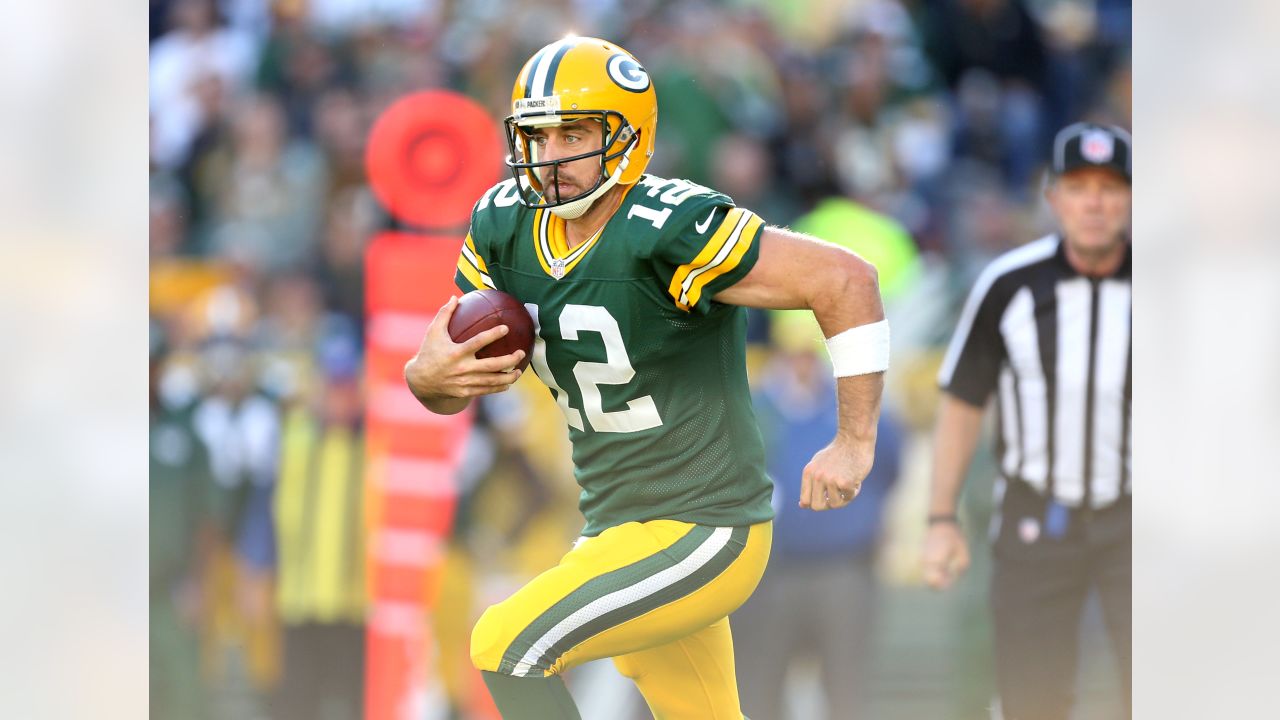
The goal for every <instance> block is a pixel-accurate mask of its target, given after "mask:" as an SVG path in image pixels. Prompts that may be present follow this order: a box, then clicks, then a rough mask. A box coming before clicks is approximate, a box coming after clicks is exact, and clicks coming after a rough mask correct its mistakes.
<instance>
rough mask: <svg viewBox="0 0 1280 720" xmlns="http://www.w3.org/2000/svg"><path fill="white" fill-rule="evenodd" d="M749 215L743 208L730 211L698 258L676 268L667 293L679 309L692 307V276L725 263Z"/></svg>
mask: <svg viewBox="0 0 1280 720" xmlns="http://www.w3.org/2000/svg"><path fill="white" fill-rule="evenodd" d="M749 214H750V213H748V212H747V211H746V210H743V209H742V208H732V209H730V210H729V212H728V213H726V214H725V218H724V221H723V222H721V223H720V226H719V227H718V228H716V231H715V232H714V233H712V234H711V239H710V240H708V241H707V244H706V245H704V246H703V247H702V251H701V252H699V253H698V255H697V257H695V258H694V259H693V260H692V261H690V262H688V263H686V264H684V265H681V266H680V267H678V268H676V271H675V273H674V274H672V276H671V284H670V285H669V286H668V287H667V292H668V293H669V294H670V295H671V299H673V300H675V301H676V306H677V307H679V308H681V309H682V310H688V309H689V308H690V307H691V305H690V303H688V302H687V301H686V297H685V296H686V293H687V288H688V287H689V284H690V283H689V278H690V276H691V275H693V274H694V273H701V271H702V269H703V268H705V267H707V266H708V265H711V264H715V263H718V262H721V261H723V259H724V257H725V256H726V255H727V254H728V253H729V252H730V251H731V250H732V242H733V241H734V240H736V239H737V235H735V233H734V231H735V230H737V229H739V228H740V227H741V226H742V224H743V223H744V221H745V218H746V216H747V215H749Z"/></svg>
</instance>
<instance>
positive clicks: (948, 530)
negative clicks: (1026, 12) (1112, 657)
mask: <svg viewBox="0 0 1280 720" xmlns="http://www.w3.org/2000/svg"><path fill="white" fill-rule="evenodd" d="M1131 146H1132V143H1131V141H1130V137H1129V134H1128V133H1126V132H1125V131H1123V130H1121V129H1119V128H1116V127H1108V126H1098V125H1092V124H1087V123H1077V124H1074V125H1070V126H1068V127H1066V128H1064V129H1063V130H1062V131H1061V132H1059V133H1058V135H1057V137H1056V138H1055V140H1054V144H1053V159H1052V174H1051V180H1050V184H1049V186H1048V188H1047V189H1046V190H1045V198H1046V199H1047V200H1048V203H1049V206H1050V207H1051V208H1052V210H1053V214H1054V217H1055V219H1056V220H1057V222H1058V226H1059V228H1060V230H1061V232H1059V233H1057V234H1054V235H1049V236H1047V237H1044V238H1041V239H1039V240H1036V241H1034V242H1031V243H1029V244H1027V245H1024V246H1022V247H1019V248H1017V249H1015V250H1012V251H1010V252H1008V253H1005V254H1004V255H1002V256H1000V257H999V258H997V259H996V260H995V261H994V262H992V263H991V265H990V266H988V267H987V268H986V269H985V270H984V271H983V273H982V274H981V276H979V278H978V281H977V283H976V284H975V285H974V287H973V290H972V292H971V293H970V295H969V298H968V301H967V302H966V303H965V307H964V311H963V313H962V315H961V317H960V323H959V326H958V327H957V328H956V333H955V336H954V337H953V338H952V340H951V345H950V347H949V348H948V350H947V354H946V357H945V359H944V360H943V364H942V369H941V371H940V373H939V378H938V379H939V383H940V385H941V387H942V390H943V394H942V401H941V405H940V407H939V410H938V426H937V433H936V438H935V448H934V471H933V489H932V495H931V498H930V504H929V520H928V522H929V530H928V534H927V536H926V540H925V550H924V573H925V580H926V582H928V583H929V584H930V585H932V586H933V587H935V588H945V587H948V586H949V585H951V583H952V582H953V581H954V580H955V578H956V577H957V576H958V575H959V574H960V573H961V572H963V570H964V569H965V568H966V567H967V566H968V564H969V551H968V548H967V545H966V542H965V538H964V534H963V533H962V532H961V530H960V528H959V526H958V525H957V522H956V503H957V500H958V496H959V493H960V488H961V485H962V483H963V481H964V476H965V473H966V471H967V469H968V466H969V462H970V460H971V459H972V457H973V451H974V447H975V446H976V444H977V441H978V436H979V431H980V428H981V424H982V417H983V413H984V411H985V407H986V405H987V401H988V398H989V397H990V396H991V394H992V391H995V394H996V397H997V402H996V403H995V404H996V411H997V415H998V425H999V433H998V439H997V443H996V459H997V461H998V464H999V467H1000V478H999V480H998V481H997V483H996V496H997V502H998V503H999V505H1000V508H999V513H998V515H997V517H996V519H995V521H994V523H993V528H992V537H993V538H994V539H993V542H994V548H993V550H994V553H993V554H994V558H995V563H994V567H995V572H994V576H993V579H992V586H991V603H992V610H993V619H994V628H995V657H996V677H997V684H998V687H999V692H1000V697H1001V705H1002V708H1003V712H1004V717H1005V720H1065V719H1066V718H1067V716H1068V715H1069V713H1070V710H1071V705H1072V701H1073V696H1074V686H1075V676H1076V656H1077V644H1078V642H1077V636H1078V629H1079V622H1080V615H1081V610H1082V608H1083V606H1084V602H1085V598H1086V596H1087V595H1088V593H1089V591H1090V590H1091V589H1093V588H1097V590H1098V592H1099V595H1100V597H1101V599H1102V607H1103V611H1104V615H1105V618H1106V626H1107V631H1108V634H1109V636H1110V639H1111V645H1112V647H1113V649H1114V650H1115V653H1116V656H1117V661H1118V662H1117V664H1118V666H1119V668H1120V670H1121V673H1122V675H1123V678H1122V684H1123V687H1124V693H1125V708H1126V710H1125V711H1126V713H1128V712H1129V709H1128V708H1129V704H1130V702H1129V698H1130V692H1131V691H1130V645H1131V643H1130V595H1131V583H1130V567H1131V548H1132V544H1131V536H1130V527H1131V504H1130V492H1131V486H1132V479H1131V476H1130V462H1129V456H1130V435H1131V432H1130V398H1131V397H1132V369H1131V368H1132V363H1131V359H1130V358H1131V351H1130V338H1131V333H1130V329H1131V313H1130V297H1131V282H1130V277H1131V266H1132V260H1131V247H1130V240H1129V221H1130V200H1131V184H1132V160H1131V157H1130V151H1131Z"/></svg>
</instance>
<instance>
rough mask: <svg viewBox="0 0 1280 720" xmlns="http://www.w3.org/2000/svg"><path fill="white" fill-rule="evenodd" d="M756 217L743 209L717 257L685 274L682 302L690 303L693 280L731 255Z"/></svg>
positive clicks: (682, 286) (681, 291)
mask: <svg viewBox="0 0 1280 720" xmlns="http://www.w3.org/2000/svg"><path fill="white" fill-rule="evenodd" d="M753 217H755V215H754V214H753V213H750V212H747V211H745V210H744V211H742V213H741V214H740V215H739V216H738V224H737V225H734V227H733V232H731V233H729V237H727V238H725V240H724V244H722V245H721V246H720V249H719V250H718V251H716V254H715V257H713V258H711V262H709V263H707V264H706V265H703V266H702V267H700V268H698V269H697V270H694V271H693V272H691V273H689V274H688V275H687V276H685V279H684V282H683V283H681V284H680V302H681V303H682V304H685V305H688V304H689V289H690V288H692V287H693V281H694V280H695V279H697V277H698V276H699V275H701V274H702V273H704V272H708V271H710V270H713V269H715V268H716V267H718V266H719V265H720V264H722V263H723V262H724V261H725V260H726V259H727V258H728V257H729V256H730V255H732V254H733V248H734V247H735V246H737V244H738V241H739V240H740V239H741V238H742V229H743V228H745V227H746V226H747V223H748V222H750V221H751V218H753Z"/></svg>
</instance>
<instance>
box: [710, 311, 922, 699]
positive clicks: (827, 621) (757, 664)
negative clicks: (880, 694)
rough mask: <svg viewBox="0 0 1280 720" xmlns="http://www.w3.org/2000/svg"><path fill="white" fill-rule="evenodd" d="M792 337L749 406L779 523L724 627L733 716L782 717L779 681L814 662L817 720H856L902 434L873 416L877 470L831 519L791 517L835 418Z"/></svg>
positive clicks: (809, 344)
mask: <svg viewBox="0 0 1280 720" xmlns="http://www.w3.org/2000/svg"><path fill="white" fill-rule="evenodd" d="M783 327H795V326H783ZM784 332H788V331H784ZM790 334H791V335H793V337H791V338H788V339H784V340H782V342H781V343H780V344H781V345H782V346H783V349H780V350H778V351H777V353H776V354H775V356H774V359H773V362H771V363H770V364H769V366H768V367H767V369H766V371H765V375H764V380H763V382H762V385H761V387H760V390H759V392H758V393H757V396H756V399H755V408H756V415H757V417H758V419H759V421H760V428H761V433H762V434H763V435H764V439H765V452H766V457H767V462H768V468H769V476H770V477H771V478H773V481H774V503H773V505H774V509H775V511H776V512H777V517H776V519H775V520H774V540H773V550H772V553H771V555H770V558H769V568H768V570H767V571H766V573H765V576H764V579H763V580H761V581H760V587H759V588H758V589H757V590H756V592H755V594H754V595H752V596H751V598H750V599H749V600H747V602H746V604H744V605H743V606H742V608H741V609H739V610H738V611H737V612H736V613H734V615H733V619H732V621H731V622H732V626H733V635H734V645H735V646H736V647H737V649H738V652H737V662H738V666H737V667H738V677H739V683H738V686H739V692H740V693H741V694H742V709H743V711H744V712H745V713H746V714H747V715H749V716H750V717H752V718H754V719H755V720H773V719H777V718H782V717H785V715H784V713H783V709H784V707H785V700H786V692H785V689H786V680H787V675H788V671H789V670H790V669H791V668H793V667H794V666H795V664H796V663H797V662H798V661H801V660H805V659H812V660H816V661H817V663H818V668H819V674H820V676H821V678H820V682H821V687H822V691H823V695H824V696H825V703H824V704H825V706H826V708H827V715H826V717H830V718H861V717H866V715H865V714H864V713H865V710H866V703H867V700H868V688H869V683H868V680H869V678H870V677H871V676H872V675H873V671H872V668H873V664H872V659H873V653H872V644H873V641H874V628H875V626H876V617H877V613H876V606H877V604H878V602H877V599H878V595H879V587H878V583H877V581H876V576H875V550H876V546H877V542H878V540H879V535H880V527H881V519H882V515H883V512H884V503H885V499H886V497H887V496H888V493H889V489H890V488H891V487H892V486H893V484H894V483H895V482H896V481H897V477H898V470H899V456H900V454H901V451H902V439H901V430H900V429H899V427H898V424H897V422H896V421H895V420H894V419H893V417H892V415H891V414H890V413H888V412H883V411H882V413H881V418H880V425H879V428H878V435H877V440H876V462H875V466H874V467H873V468H872V470H871V473H870V474H869V475H868V476H867V478H866V480H865V481H864V482H863V484H862V491H861V492H860V493H859V494H858V497H857V498H856V500H855V501H854V502H853V504H852V505H850V506H849V507H848V508H846V509H844V510H842V511H841V512H839V513H811V512H808V511H805V510H802V509H800V506H799V502H800V489H801V478H802V476H803V473H804V468H805V465H806V464H807V463H808V461H809V459H810V458H811V457H812V456H813V453H815V452H817V451H818V450H820V449H822V447H823V446H824V445H826V443H828V442H830V439H831V438H832V437H834V435H835V432H836V426H837V421H838V410H837V407H836V393H835V380H834V378H832V376H831V370H830V368H829V366H827V365H826V363H825V362H824V361H823V359H822V357H820V356H819V354H818V348H820V346H819V345H818V344H817V342H816V338H815V337H814V336H813V335H812V334H811V333H810V332H809V330H808V328H807V327H802V328H801V329H800V331H799V332H798V333H790Z"/></svg>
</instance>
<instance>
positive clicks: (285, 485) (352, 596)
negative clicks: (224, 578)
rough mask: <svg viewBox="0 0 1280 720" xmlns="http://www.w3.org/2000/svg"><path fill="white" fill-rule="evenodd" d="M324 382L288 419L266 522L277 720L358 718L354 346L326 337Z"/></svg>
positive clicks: (359, 483) (362, 533)
mask: <svg viewBox="0 0 1280 720" xmlns="http://www.w3.org/2000/svg"><path fill="white" fill-rule="evenodd" d="M319 356H320V364H321V368H320V370H321V375H322V376H323V379H322V380H321V383H320V385H319V387H318V388H316V390H315V391H314V393H312V394H311V397H309V398H308V399H309V400H310V402H305V403H299V404H297V405H296V406H294V407H293V408H292V409H290V410H289V412H288V413H287V414H286V416H285V418H284V422H283V427H282V428H281V440H280V447H281V451H280V476H279V482H278V487H277V490H276V495H275V503H274V517H275V520H276V526H275V527H276V538H277V544H278V547H279V551H280V563H279V576H278V577H277V581H276V607H277V610H278V612H279V615H280V622H281V624H282V626H283V630H284V666H283V667H284V676H283V678H282V680H281V685H280V689H279V693H278V695H277V698H276V700H277V702H276V703H275V710H276V714H275V718H276V720H290V719H292V718H297V719H299V720H303V719H305V720H312V719H315V718H357V717H360V714H361V712H362V707H363V698H364V619H365V607H366V598H365V587H366V583H365V579H364V569H365V547H366V537H367V528H366V525H365V520H366V518H365V513H364V495H365V489H364V435H363V431H362V425H363V422H362V421H363V400H362V398H361V392H360V385H359V369H360V367H359V348H358V347H357V346H356V340H355V338H353V337H351V336H350V335H334V336H331V337H330V338H328V339H327V340H326V341H325V342H324V343H322V348H321V350H320V352H319Z"/></svg>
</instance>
